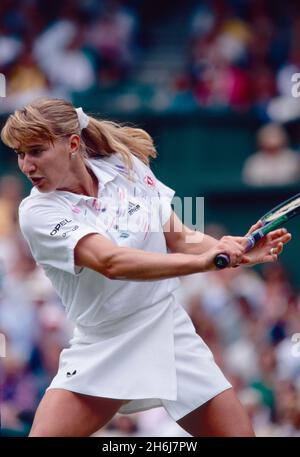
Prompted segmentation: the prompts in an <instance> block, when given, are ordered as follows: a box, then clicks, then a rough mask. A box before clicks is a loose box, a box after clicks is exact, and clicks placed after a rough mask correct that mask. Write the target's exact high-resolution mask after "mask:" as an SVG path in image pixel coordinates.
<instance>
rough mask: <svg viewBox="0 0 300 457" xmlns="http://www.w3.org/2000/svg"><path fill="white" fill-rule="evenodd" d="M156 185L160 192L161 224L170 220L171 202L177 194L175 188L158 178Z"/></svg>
mask: <svg viewBox="0 0 300 457" xmlns="http://www.w3.org/2000/svg"><path fill="white" fill-rule="evenodd" d="M156 186H157V190H158V193H159V204H160V220H161V224H162V225H164V224H165V223H166V222H168V220H169V218H170V216H171V213H172V206H171V202H172V199H173V197H174V195H175V190H173V189H171V188H170V187H168V186H166V185H165V184H163V183H162V182H161V181H159V180H158V179H156Z"/></svg>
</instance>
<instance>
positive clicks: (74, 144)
mask: <svg viewBox="0 0 300 457" xmlns="http://www.w3.org/2000/svg"><path fill="white" fill-rule="evenodd" d="M69 146H70V152H78V151H79V146H80V137H79V135H76V133H74V134H72V135H71V136H70V138H69Z"/></svg>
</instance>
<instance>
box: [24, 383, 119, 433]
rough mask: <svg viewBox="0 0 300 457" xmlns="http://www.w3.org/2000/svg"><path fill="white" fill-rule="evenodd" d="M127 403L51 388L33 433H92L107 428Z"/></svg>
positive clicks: (44, 399) (35, 422)
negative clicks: (107, 424) (109, 422)
mask: <svg viewBox="0 0 300 457" xmlns="http://www.w3.org/2000/svg"><path fill="white" fill-rule="evenodd" d="M123 403H124V401H123V400H115V399H110V398H99V397H92V396H89V395H82V394H78V393H75V392H70V391H68V390H64V389H50V390H48V391H47V392H46V393H45V395H44V397H43V399H42V401H41V402H40V404H39V407H38V409H37V411H36V414H35V418H34V421H33V425H32V428H31V431H30V435H29V436H66V437H78V436H89V435H91V434H92V433H94V432H96V431H97V430H99V429H100V428H101V427H103V426H104V425H105V424H106V423H107V422H108V421H109V420H110V419H111V418H112V417H113V416H114V414H115V413H116V412H117V411H118V409H119V408H120V407H121V405H122V404H123Z"/></svg>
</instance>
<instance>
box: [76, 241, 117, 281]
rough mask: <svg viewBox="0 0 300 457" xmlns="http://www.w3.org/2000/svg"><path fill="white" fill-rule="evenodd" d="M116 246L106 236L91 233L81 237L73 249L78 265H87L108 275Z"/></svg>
mask: <svg viewBox="0 0 300 457" xmlns="http://www.w3.org/2000/svg"><path fill="white" fill-rule="evenodd" d="M117 249H118V246H117V245H116V244H114V243H113V242H112V241H110V240H109V239H107V238H106V237H104V236H102V235H100V234H98V233H91V234H88V235H86V236H84V237H83V238H81V239H80V240H79V241H78V243H77V245H76V247H75V249H74V260H75V264H76V265H77V266H78V267H87V268H90V269H92V270H95V271H97V272H98V273H102V274H103V275H105V276H107V277H109V266H110V262H111V259H112V257H113V255H114V254H115V252H116V250H117Z"/></svg>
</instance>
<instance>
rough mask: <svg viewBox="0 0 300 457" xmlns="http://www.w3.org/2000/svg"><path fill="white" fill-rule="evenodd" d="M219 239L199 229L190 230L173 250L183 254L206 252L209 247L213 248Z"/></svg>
mask: <svg viewBox="0 0 300 457" xmlns="http://www.w3.org/2000/svg"><path fill="white" fill-rule="evenodd" d="M217 242H218V240H216V239H215V238H213V237H211V236H209V235H205V234H204V233H201V232H197V231H192V230H191V231H190V232H188V233H186V234H185V236H184V237H183V238H182V239H181V240H179V241H178V242H177V243H176V245H175V246H173V249H172V252H178V253H179V252H180V253H182V254H190V255H195V254H204V253H205V252H206V251H207V250H208V249H210V248H213V247H214V246H215V245H216V243H217Z"/></svg>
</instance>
